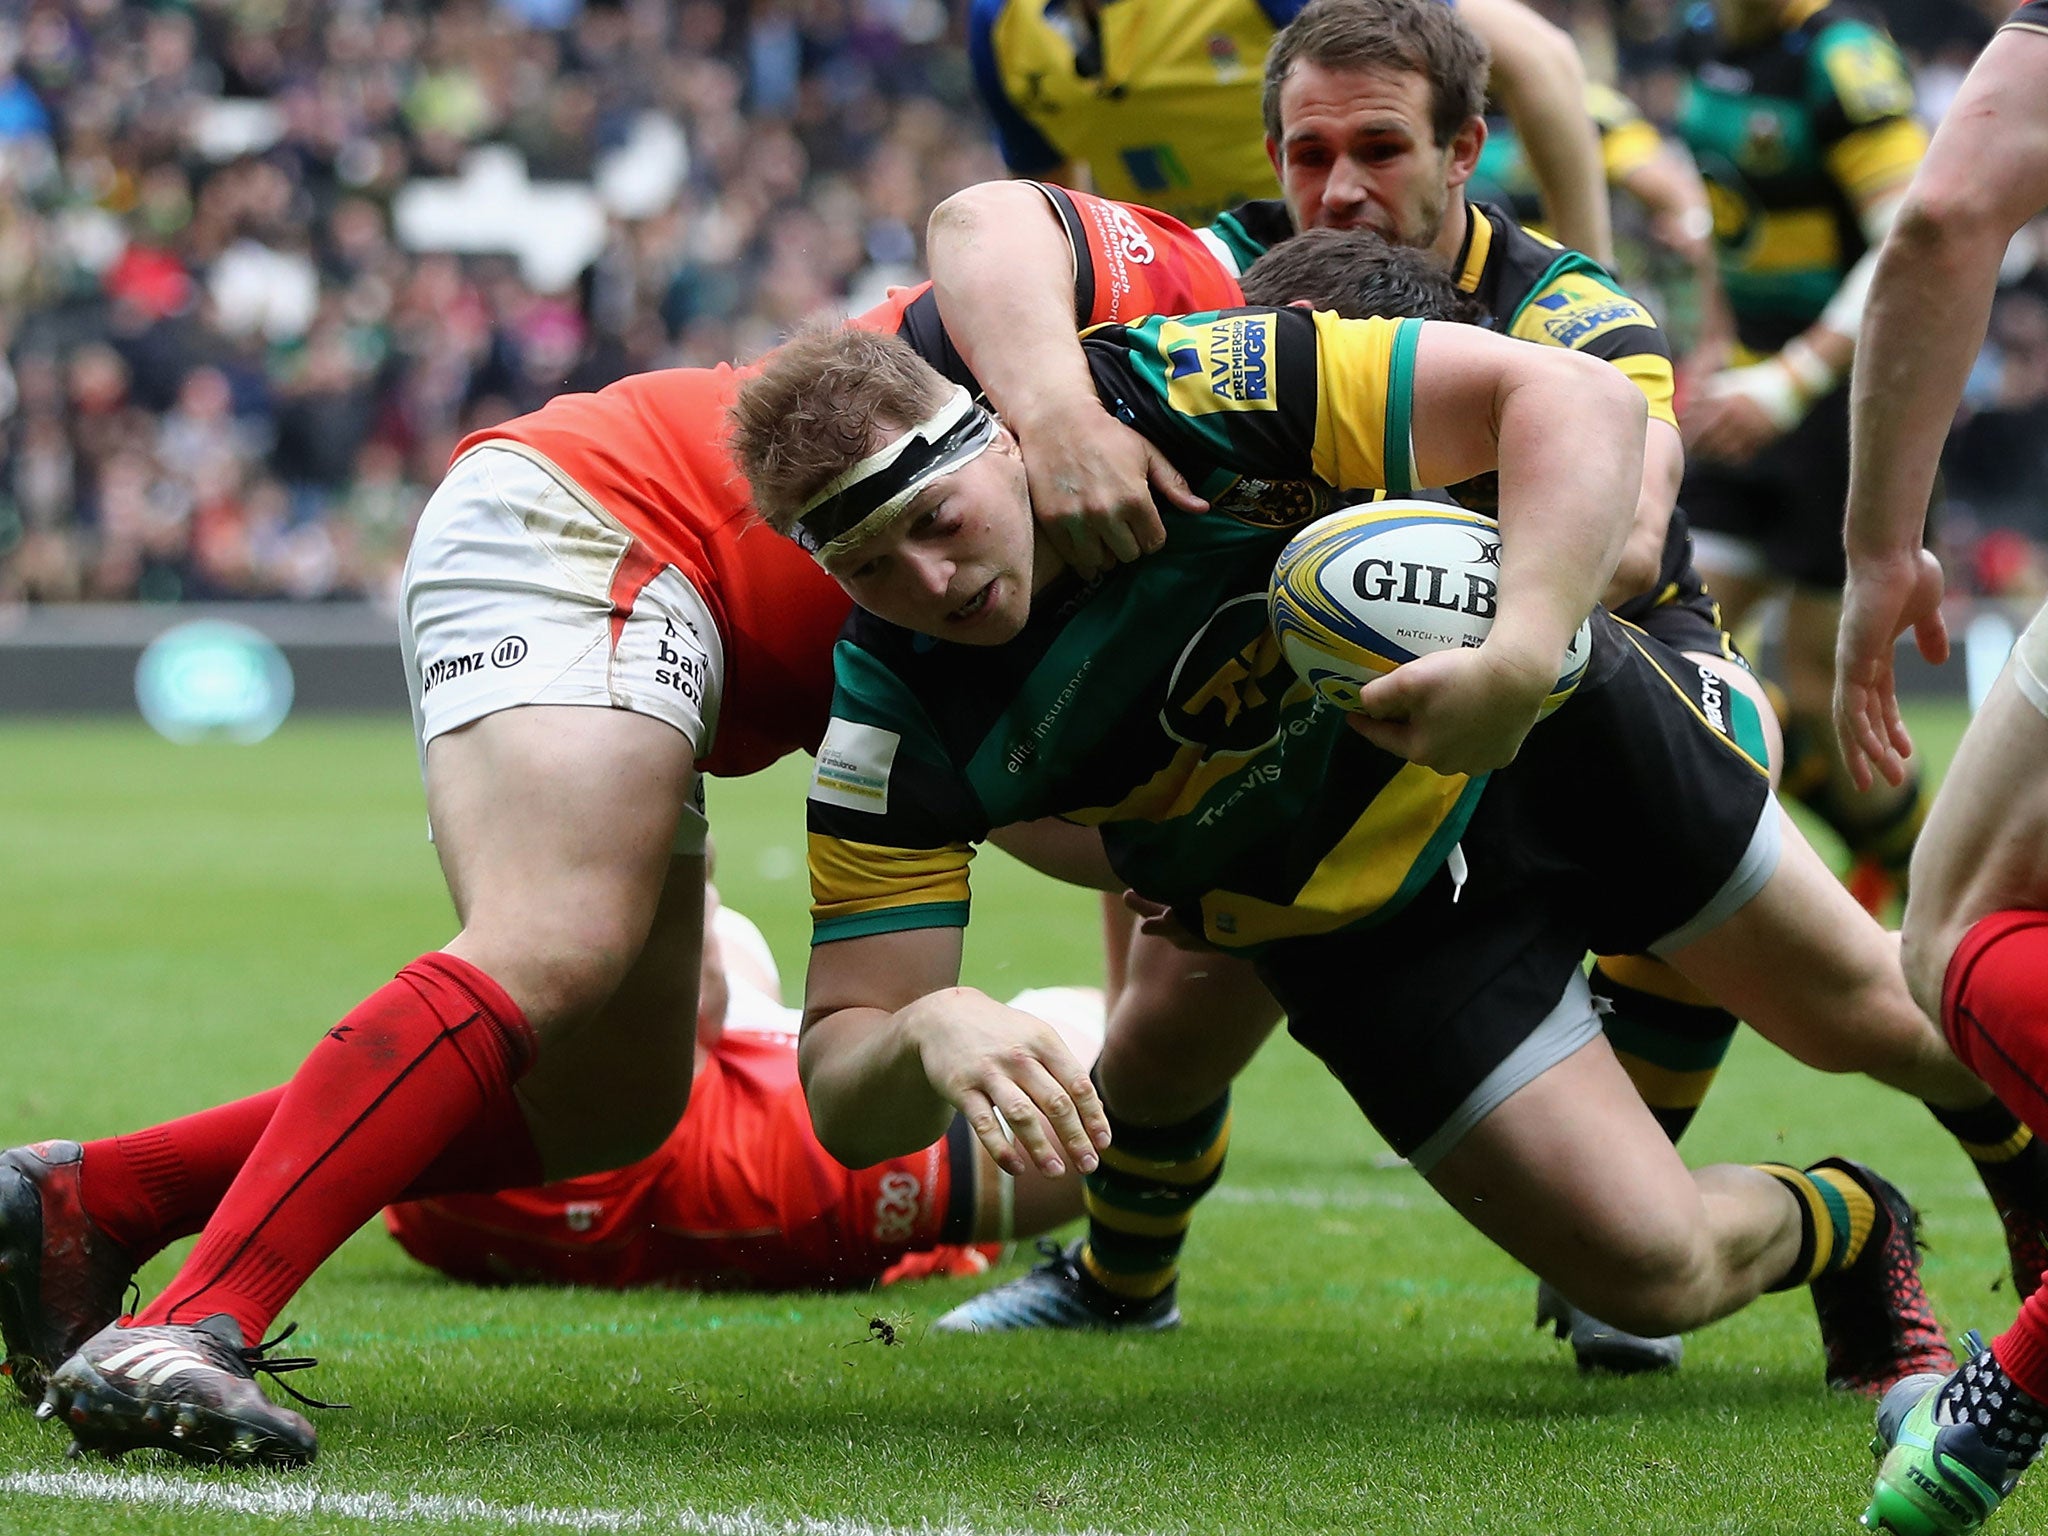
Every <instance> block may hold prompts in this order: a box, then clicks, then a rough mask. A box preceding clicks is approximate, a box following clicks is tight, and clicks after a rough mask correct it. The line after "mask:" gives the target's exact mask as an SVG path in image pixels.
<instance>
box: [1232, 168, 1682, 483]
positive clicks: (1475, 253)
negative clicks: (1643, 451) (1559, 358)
mask: <svg viewBox="0 0 2048 1536" xmlns="http://www.w3.org/2000/svg"><path fill="white" fill-rule="evenodd" d="M1466 207H1467V208H1468V209H1470V211H1471V215H1472V216H1471V217H1470V218H1469V219H1467V220H1466V227H1465V242H1464V244H1463V246H1462V247H1460V249H1459V251H1458V259H1457V260H1456V261H1455V262H1453V263H1452V270H1453V271H1454V272H1456V274H1457V278H1458V290H1459V291H1460V292H1461V293H1468V294H1470V295H1471V296H1472V297H1473V298H1474V299H1476V300H1477V301H1478V302H1479V303H1480V305H1481V306H1482V307H1484V308H1485V310H1486V313H1487V317H1488V320H1487V325H1488V329H1490V330H1495V331H1499V332H1500V333H1501V334H1502V335H1505V336H1514V337H1518V338H1520V339H1521V340H1523V341H1534V342H1540V343H1541V344H1542V345H1544V346H1549V347H1569V348H1570V349H1571V350H1572V351H1574V352H1584V353H1586V354H1588V355H1589V356H1592V357H1598V358H1604V359H1605V360H1606V361H1608V362H1610V363H1612V364H1613V365H1614V366H1615V367H1617V368H1619V369H1620V370H1621V371H1622V372H1623V373H1625V374H1627V375H1628V376H1629V378H1630V379H1632V380H1633V381H1634V382H1635V386H1636V388H1638V389H1640V390H1641V391H1642V392H1643V398H1644V399H1645V400H1647V401H1648V402H1649V405H1650V415H1651V416H1652V417H1653V418H1654V419H1655V420H1658V421H1667V422H1670V423H1671V424H1672V425H1673V426H1676V425H1677V424H1678V418H1677V416H1676V415H1674V414H1673V412H1672V408H1671V395H1672V379H1671V347H1670V344H1669V343H1668V342H1666V341H1665V339H1664V333H1663V331H1662V330H1660V329H1659V328H1658V325H1657V321H1656V317H1655V316H1653V315H1652V314H1651V313H1650V312H1649V311H1648V310H1647V309H1645V308H1644V307H1643V306H1642V305H1641V304H1639V303H1637V302H1636V300H1635V299H1633V298H1631V297H1630V296H1629V294H1628V292H1627V291H1626V290H1625V289H1624V288H1623V287H1622V286H1621V285H1620V284H1619V283H1617V282H1616V281H1615V280H1614V279H1613V278H1612V277H1611V276H1609V275H1608V272H1607V269H1606V268H1605V267H1603V266H1601V265H1600V263H1598V262H1597V261H1595V260H1594V259H1593V258H1592V257H1590V256H1587V255H1585V254H1584V253H1582V252H1579V251H1574V250H1569V249H1567V248H1566V247H1564V246H1561V245H1559V244H1558V243H1557V242H1556V241H1555V240H1549V239H1546V238H1544V237H1543V236H1541V235H1538V234H1533V233H1531V232H1530V231H1529V230H1526V229H1524V228H1523V227H1522V226H1521V225H1520V224H1518V223H1516V222H1515V220H1514V218H1513V216H1512V215H1510V214H1509V213H1507V212H1506V211H1505V210H1503V209H1500V208H1496V207H1494V206H1493V205H1492V204H1490V203H1467V204H1466ZM1197 233H1198V234H1199V235H1200V237H1201V240H1202V243H1203V244H1204V245H1206V246H1207V247H1208V248H1209V252H1210V254H1211V255H1213V256H1215V257H1216V258H1217V259H1218V260H1219V261H1221V262H1223V263H1224V264H1225V265H1227V266H1228V267H1229V268H1230V270H1231V272H1232V273H1233V274H1235V275H1237V276H1240V277H1241V276H1243V275H1244V273H1245V271H1246V269H1248V268H1249V267H1250V266H1251V264H1252V263H1253V262H1255V261H1257V260H1258V259H1259V258H1260V257H1261V256H1263V255H1265V253H1266V252H1267V251H1269V250H1271V249H1272V248H1273V247H1274V246H1276V245H1278V244H1279V243H1280V242H1281V241H1282V240H1287V239H1291V238H1292V237H1293V235H1294V220H1293V218H1292V216H1291V215H1290V214H1289V213H1288V212H1287V205H1286V204H1285V203H1283V202H1280V201H1278V200H1273V201H1268V202H1255V203H1244V204H1241V205H1240V206H1238V207H1236V208H1233V209H1231V210H1230V212H1228V213H1226V214H1224V215H1223V216H1222V217H1220V218H1218V219H1217V220H1216V222H1215V223H1213V224H1211V225H1209V226H1208V227H1207V228H1206V229H1202V230H1199V231H1197ZM1459 499H1460V500H1461V501H1462V500H1463V499H1464V498H1463V496H1462V495H1461V496H1460V497H1459ZM1467 504H1468V505H1472V503H1467Z"/></svg>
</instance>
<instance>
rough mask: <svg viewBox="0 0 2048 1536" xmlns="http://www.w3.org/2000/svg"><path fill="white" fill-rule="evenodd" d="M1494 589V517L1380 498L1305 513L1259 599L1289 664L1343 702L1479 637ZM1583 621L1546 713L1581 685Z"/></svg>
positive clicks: (1589, 645) (1588, 636)
mask: <svg viewBox="0 0 2048 1536" xmlns="http://www.w3.org/2000/svg"><path fill="white" fill-rule="evenodd" d="M1499 594H1500V527H1499V525H1498V524H1496V523H1495V522H1494V520H1493V519H1492V518H1490V517H1486V516H1484V515H1482V514H1481V513H1478V512H1467V511H1465V510H1464V509H1463V508H1461V507H1450V506H1444V505H1442V504H1440V503H1438V502H1433V501H1381V502H1375V503H1374V504H1373V505H1371V506H1369V507H1359V508H1357V509H1355V510H1353V511H1350V512H1339V513H1336V514H1335V515H1333V516H1330V517H1325V518H1322V519H1320V520H1318V521H1316V522H1314V523H1311V524H1310V525H1309V526H1308V527H1307V528H1304V529H1303V530H1302V531H1301V532H1300V533H1298V534H1296V535H1295V536H1294V538H1293V539H1292V540H1291V541H1290V542H1289V543H1288V545H1287V548H1286V549H1285V550H1283V551H1281V554H1280V562H1279V564H1277V565H1275V566H1274V567H1273V582H1272V585H1271V586H1270V587H1269V588H1268V589H1267V592H1266V599H1267V605H1268V607H1269V608H1270V610H1271V612H1272V616H1273V633H1274V634H1275V635H1277V636H1278V637H1279V639H1280V649H1281V651H1282V653H1283V654H1285V656H1286V657H1287V664H1288V665H1289V666H1291V667H1293V668H1294V670H1295V671H1296V672H1297V673H1298V674H1300V676H1301V677H1302V679H1303V680H1304V681H1305V682H1307V683H1308V684H1309V686H1310V687H1312V688H1314V689H1315V690H1316V692H1317V693H1319V694H1321V695H1322V696H1323V697H1324V698H1326V699H1328V700H1329V701H1330V702H1331V703H1332V704H1335V705H1337V706H1338V707H1339V708H1342V709H1355V708H1357V707H1358V690H1359V688H1360V687H1362V686H1363V685H1364V684H1366V683H1369V682H1371V681H1372V680H1373V679H1374V678H1375V677H1379V676H1381V675H1382V674H1384V673H1387V672H1391V671H1393V670H1394V668H1396V667H1398V666H1400V665H1401V663H1402V662H1404V661H1413V660H1414V659H1415V658H1416V657H1418V656H1427V655H1428V654H1429V653H1430V652H1432V651H1449V650H1459V649H1464V648H1467V647H1470V646H1476V645H1478V644H1479V643H1480V642H1481V641H1483V640H1484V639H1485V638H1486V632H1487V631H1488V630H1489V629H1491V628H1492V627H1493V615H1494V611H1495V607H1496V604H1497V602H1498V599H1499ZM1592 651H1593V632H1592V624H1591V621H1590V619H1589V620H1588V621H1587V622H1585V623H1582V624H1580V625H1579V632H1578V633H1577V634H1575V635H1573V636H1572V643H1571V648H1570V649H1569V650H1567V651H1566V652H1565V656H1564V666H1563V669H1562V670H1561V671H1560V672H1559V674H1558V679H1557V686H1556V687H1555V688H1554V689H1552V690H1551V693H1550V697H1549V698H1547V699H1545V700H1544V701H1543V712H1544V713H1545V714H1548V713H1550V711H1551V710H1553V709H1555V708H1557V706H1558V705H1560V704H1562V703H1563V702H1564V701H1565V700H1566V699H1568V698H1570V697H1571V694H1572V690H1573V689H1574V688H1576V687H1578V686H1579V679H1580V678H1582V677H1584V676H1585V675H1586V661H1587V658H1588V657H1590V656H1591V655H1592Z"/></svg>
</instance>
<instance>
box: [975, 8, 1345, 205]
mask: <svg viewBox="0 0 2048 1536" xmlns="http://www.w3.org/2000/svg"><path fill="white" fill-rule="evenodd" d="M1304 3H1305V0H1105V3H1104V4H1103V5H1102V6H1101V8H1100V10H1099V11H1098V12H1097V14H1096V19H1095V22H1094V24H1093V25H1092V26H1091V25H1090V24H1089V22H1088V20H1087V19H1086V18H1085V17H1084V16H1083V15H1082V13H1081V11H1080V8H1079V6H1078V4H1077V3H1076V0H973V5H972V6H971V8H970V9H969V12H968V21H967V29H968V30H967V36H968V57H969V59H970V60H971V61H972V63H973V66H974V78H975V83H976V85H977V87H978V88H979V90H980V93H981V96H982V99H983V101H984V102H985V103H986V104H987V106H988V110H989V114H990V116H991V117H992V118H993V119H994V121H995V127H996V138H997V142H998V144H999V145H1000V146H1001V149H1002V153H1003V160H1004V163H1005V164H1007V165H1008V166H1009V168H1010V169H1011V170H1012V171H1013V172H1015V173H1016V174H1018V175H1023V176H1044V175H1048V174H1050V173H1052V172H1054V171H1056V170H1057V169H1058V168H1059V167H1061V166H1063V165H1066V164H1068V163H1069V162H1080V163H1081V164H1084V165H1086V166H1087V167H1088V171H1089V175H1090V177H1091V178H1092V180H1093V183H1094V185H1093V190H1094V191H1096V192H1098V193H1100V194H1101V195H1103V196H1104V197H1111V198H1117V199H1120V200H1123V201H1126V202H1139V203H1144V204H1147V205H1149V206H1151V207H1154V208H1158V209H1161V210H1162V211H1164V212H1167V213H1170V214H1173V215H1174V216H1175V217H1176V218H1180V219H1184V220H1186V221H1187V222H1189V223H1191V224H1192V223H1200V222H1202V221H1203V220H1205V219H1207V218H1209V217H1210V216H1211V215H1213V214H1214V213H1215V212H1216V211H1217V210H1218V209H1221V208H1227V207H1229V206H1230V205H1231V204H1232V203H1237V202H1242V201H1244V200H1245V199H1246V198H1252V197H1265V196H1270V195H1271V194H1272V193H1273V192H1274V191H1276V190H1277V187H1276V184H1275V182H1274V179H1273V168H1272V166H1271V165H1270V164H1269V163H1268V162H1267V160H1266V151H1265V130H1264V128H1263V127H1262V125H1261V118H1260V114H1259V93H1260V90H1261V86H1262V81H1263V78H1264V70H1265V61H1266V48H1267V45H1268V44H1270V43H1271V42H1272V41H1273V36H1274V34H1275V33H1276V32H1277V31H1278V30H1279V29H1280V28H1281V27H1284V26H1285V25H1286V24H1287V23H1288V22H1289V21H1291V20H1293V18H1294V14H1295V12H1297V11H1299V10H1300V9H1301V7H1302V5H1303V4H1304Z"/></svg>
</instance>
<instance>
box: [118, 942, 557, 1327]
mask: <svg viewBox="0 0 2048 1536" xmlns="http://www.w3.org/2000/svg"><path fill="white" fill-rule="evenodd" d="M534 1048H535V1046H534V1036H533V1030H532V1028H531V1026H529V1025H528V1024H527V1022H526V1020H525V1018H524V1017H523V1016H522V1015H521V1014H520V1012H519V1009H518V1007H517V1005H516V1004H514V1003H513V1001H512V999H511V998H510V997H508V996H507V995H506V994H505V992H504V990H503V989H502V988H500V987H499V986H498V984H497V983H496V982H494V981H492V980H491V979H490V977H488V976H486V975H485V974H484V973H483V972H482V971H480V970H478V969H477V968H476V967H475V966H473V965H470V964H469V963H468V962H467V961H464V960H460V959H457V958H456V957H455V956H453V955H448V954H439V953H436V954H429V955H423V956H421V957H420V958H419V959H417V960H415V961H414V962H413V963H412V964H411V965H408V966H407V967H406V968H405V969H404V970H402V971H400V972H399V973H398V976H397V978H396V979H395V980H393V981H391V982H390V983H388V984H387V985H386V986H384V987H382V988H381V989H379V990H378V991H377V992H375V993H373V994H372V995H371V996H370V997H369V998H368V999H367V1000H365V1001H364V1002H363V1003H362V1004H361V1005H360V1006H358V1007H357V1008H356V1009H355V1011H354V1012H353V1013H351V1014H349V1016H348V1017H347V1018H346V1019H344V1020H342V1022H341V1023H340V1024H339V1025H337V1026H336V1027H335V1028H334V1029H332V1030H330V1031H328V1033H327V1035H326V1037H325V1038H324V1039H322V1040H321V1042H320V1043H319V1044H318V1045H317V1046H315V1047H314V1049H313V1052H312V1054H311V1055H309V1056H308V1057H307V1058H306V1061H305V1064H304V1065H303V1066H301V1067H300V1068H299V1071H298V1073H297V1075H295V1076H294V1077H293V1078H292V1080H291V1082H290V1083H288V1084H287V1085H286V1086H285V1088H284V1090H283V1093H282V1097H281V1098H280V1100H279V1102H278V1104H277V1106H276V1109H275V1112H274V1113H273V1114H272V1116H271V1119H270V1123H269V1124H268V1125H267V1126H266V1127H265V1128H264V1130H263V1132H262V1135H261V1136H260V1137H259V1138H258V1140H257V1142H256V1144H255V1146H254V1148H253V1149H252V1150H251V1151H250V1153H249V1155H248V1158H247V1160H246V1162H245V1163H244V1164H243V1166H242V1169H241V1171H240V1172H239V1173H238V1174H237V1175H236V1176H235V1179H234V1181H233V1183H232V1184H231V1185H230V1186H229V1187H228V1190H227V1192H226V1194H225V1195H224V1196H223V1197H222V1199H221V1201H220V1205H219V1208H218V1210H217V1211H216V1212H215V1213H214V1215H213V1217H212V1219H211V1220H209V1221H208V1222H207V1224H206V1229H205V1234H204V1235H203V1236H202V1237H201V1238H200V1240H199V1243H198V1245H197V1246H196V1247H195V1248H194V1249H193V1250H192V1253H191V1255H190V1257H188V1258H187V1259H186V1261H185V1264H184V1267H183V1268H182V1269H180V1270H179V1271H178V1274H177V1277H176V1278H175V1279H174V1280H172V1282H171V1284H170V1285H169V1286H168V1287H167V1288H166V1289H165V1290H164V1292H163V1293H162V1294H161V1295H159V1296H158V1297H157V1298H156V1299H155V1300H154V1301H152V1302H151V1303H150V1304H149V1305H148V1306H147V1307H145V1308H144V1309H143V1310H142V1312H141V1313H140V1314H138V1315H137V1317H136V1319H135V1321H136V1322H137V1323H138V1324H152V1323H165V1322H179V1323H191V1322H198V1321H200V1320H201V1319H202V1318H206V1317H210V1316H212V1315H213V1314H214V1313H217V1312H225V1313H227V1314H228V1315H229V1316H230V1317H232V1318H234V1320H235V1321H236V1323H237V1324H238V1325H240V1327H241V1330H242V1335H243V1337H244V1338H245V1339H247V1340H248V1341H249V1342H250V1343H252V1344H253V1343H254V1342H255V1341H256V1340H257V1339H258V1338H259V1337H260V1336H261V1335H262V1334H263V1333H264V1332H265V1331H267V1330H268V1328H269V1326H270V1324H271V1322H272V1321H273V1320H274V1319H275V1318H276V1316H277V1313H278V1311H279V1310H280V1309H281V1308H282V1307H283V1306H284V1304H285V1303H286V1302H287V1301H288V1300H289V1299H290V1298H291V1296H292V1295H293V1293H294V1292H296V1291H297V1290H298V1289H299V1287H300V1286H301V1285H303V1284H304V1283H305V1281H306V1278H307V1277H308V1276H309V1275H311V1274H312V1272H313V1271H314V1270H315V1269H317V1268H318V1267H319V1266H320V1265H321V1264H322V1263H323V1262H325V1260H326V1259H327V1257H328V1255H330V1254H331V1253H333V1252H334V1250H335V1249H336V1248H338V1247H340V1246H341V1244H342V1242H343V1241H344V1240H345V1239H346V1238H347V1237H348V1236H349V1234H350V1233H352V1232H354V1231H355V1229H356V1228H357V1227H359V1226H361V1225H362V1224H363V1223H364V1222H365V1221H367V1220H369V1218H370V1217H372V1216H373V1215H375V1214H376V1213H377V1211H378V1210H379V1208H381V1207H382V1206H384V1205H386V1204H388V1203H390V1202H391V1201H392V1200H395V1199H398V1198H401V1197H402V1196H404V1195H405V1194H407V1193H408V1192H409V1187H410V1186H412V1185H413V1184H414V1183H415V1181H416V1180H418V1179H419V1178H420V1176H421V1174H422V1173H423V1172H425V1171H426V1170H427V1169H428V1168H429V1167H431V1166H433V1165H434V1164H435V1162H436V1160H437V1158H439V1157H441V1155H442V1154H443V1153H444V1152H446V1151H448V1150H449V1149H450V1146H451V1143H454V1142H455V1140H456V1138H457V1135H458V1133H460V1132H462V1131H463V1130H464V1129H465V1128H466V1127H470V1126H472V1125H475V1126H477V1127H478V1129H479V1131H480V1132H481V1133H483V1134H484V1135H485V1136H486V1137H487V1138H488V1139H491V1140H494V1141H497V1142H499V1143H501V1144H500V1145H499V1146H498V1147H497V1148H496V1149H495V1157H491V1156H479V1155H477V1149H476V1148H474V1147H470V1148H468V1149H467V1151H466V1155H465V1156H464V1157H463V1158H462V1159H460V1161H462V1162H463V1163H465V1164H467V1165H469V1166H470V1167H472V1168H474V1167H481V1166H485V1165H491V1166H495V1168H496V1169H497V1170H498V1173H499V1176H500V1177H501V1178H503V1179H505V1180H508V1181H509V1180H514V1179H516V1180H517V1181H518V1182H520V1183H533V1182H537V1180H538V1178H539V1171H540V1170H539V1157H538V1155H537V1154H536V1153H535V1151H534V1148H533V1142H532V1138H531V1137H530V1136H528V1135H527V1133H526V1128H525V1122H524V1120H523V1119H522V1118H521V1116H520V1114H519V1110H518V1105H517V1101H516V1100H515V1099H514V1097H513V1092H512V1088H513V1084H514V1083H515V1082H517V1081H518V1079H519V1078H520V1076H521V1075H522V1074H524V1072H525V1071H526V1069H527V1068H528V1067H529V1066H530V1065H531V1064H532V1060H533V1055H534ZM465 1139H466V1138H465Z"/></svg>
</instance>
